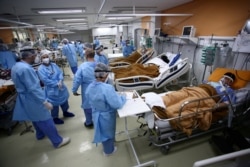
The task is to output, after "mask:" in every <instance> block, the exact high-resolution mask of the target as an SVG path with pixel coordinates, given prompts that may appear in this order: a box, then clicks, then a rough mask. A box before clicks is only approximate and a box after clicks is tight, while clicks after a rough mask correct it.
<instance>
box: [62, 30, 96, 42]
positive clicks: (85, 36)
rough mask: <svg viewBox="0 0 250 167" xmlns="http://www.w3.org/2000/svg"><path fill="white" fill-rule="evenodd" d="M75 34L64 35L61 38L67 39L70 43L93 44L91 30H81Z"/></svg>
mask: <svg viewBox="0 0 250 167" xmlns="http://www.w3.org/2000/svg"><path fill="white" fill-rule="evenodd" d="M74 32H75V33H73V34H62V35H61V38H62V39H63V38H67V39H68V40H69V41H75V40H81V41H83V42H90V43H92V42H93V41H92V31H91V30H80V31H74Z"/></svg>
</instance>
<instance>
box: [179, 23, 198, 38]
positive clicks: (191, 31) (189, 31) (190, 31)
mask: <svg viewBox="0 0 250 167" xmlns="http://www.w3.org/2000/svg"><path fill="white" fill-rule="evenodd" d="M194 35H195V28H194V26H184V27H183V30H182V36H185V37H194Z"/></svg>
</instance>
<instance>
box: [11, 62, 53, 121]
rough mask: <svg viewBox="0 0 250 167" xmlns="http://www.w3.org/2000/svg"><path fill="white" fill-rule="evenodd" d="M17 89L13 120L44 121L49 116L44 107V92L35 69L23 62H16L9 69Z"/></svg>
mask: <svg viewBox="0 0 250 167" xmlns="http://www.w3.org/2000/svg"><path fill="white" fill-rule="evenodd" d="M11 78H12V80H13V82H14V84H15V87H16V91H17V98H16V104H15V109H14V114H13V120H20V121H25V120H28V121H45V120H48V119H50V118H51V115H50V112H49V111H48V110H47V109H46V108H45V107H44V105H43V102H44V101H45V100H46V97H45V93H44V91H43V90H42V88H41V87H40V81H39V79H38V76H37V74H36V72H35V70H34V69H33V68H32V67H31V66H30V65H29V64H28V63H25V62H17V63H16V64H15V65H14V66H13V68H12V70H11Z"/></svg>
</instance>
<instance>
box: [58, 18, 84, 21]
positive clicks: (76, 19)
mask: <svg viewBox="0 0 250 167" xmlns="http://www.w3.org/2000/svg"><path fill="white" fill-rule="evenodd" d="M55 20H56V21H58V22H71V21H86V18H65V19H55Z"/></svg>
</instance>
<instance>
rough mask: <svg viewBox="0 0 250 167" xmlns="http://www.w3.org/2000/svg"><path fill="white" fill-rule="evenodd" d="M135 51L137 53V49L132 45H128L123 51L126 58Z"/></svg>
mask: <svg viewBox="0 0 250 167" xmlns="http://www.w3.org/2000/svg"><path fill="white" fill-rule="evenodd" d="M133 51H135V48H134V47H133V46H132V45H126V46H124V47H123V49H122V53H123V56H124V57H128V56H129V55H131V53H133Z"/></svg>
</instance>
